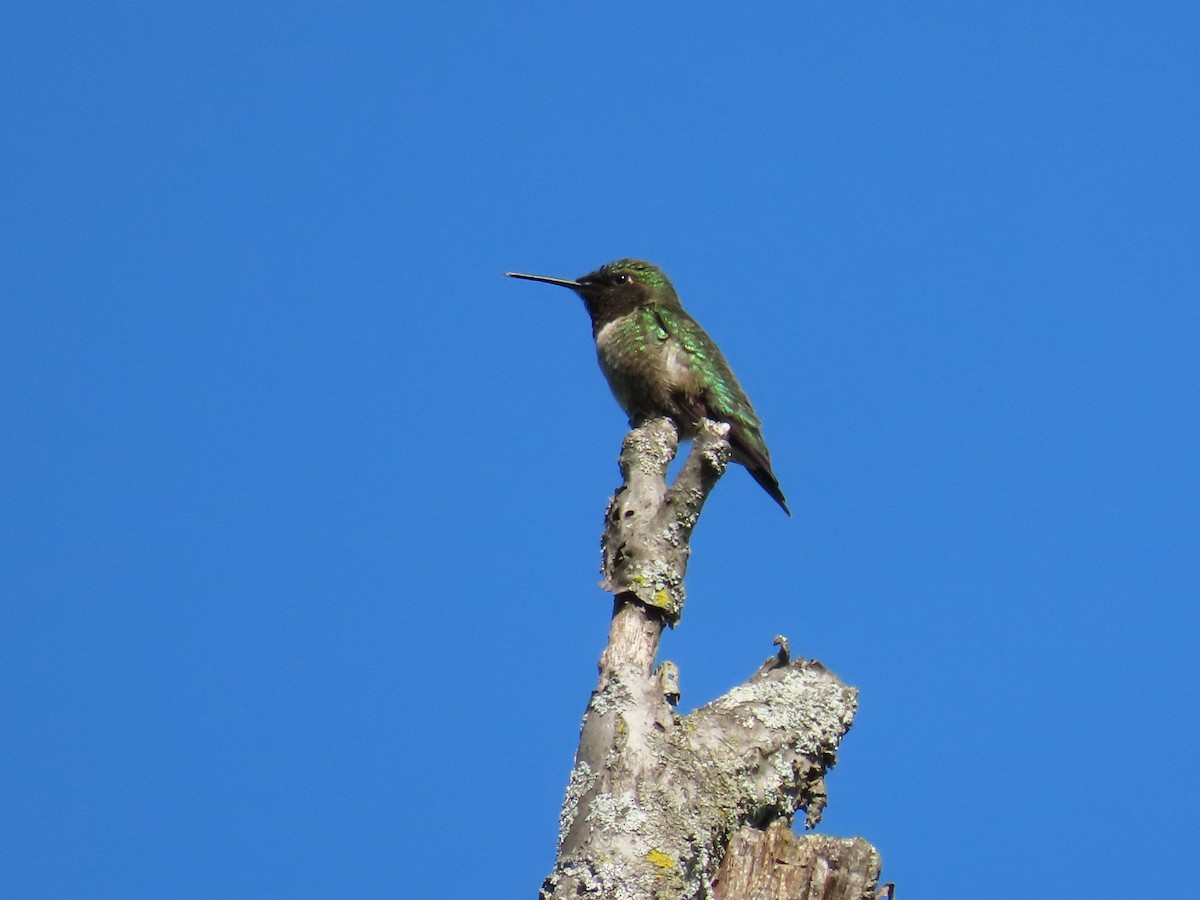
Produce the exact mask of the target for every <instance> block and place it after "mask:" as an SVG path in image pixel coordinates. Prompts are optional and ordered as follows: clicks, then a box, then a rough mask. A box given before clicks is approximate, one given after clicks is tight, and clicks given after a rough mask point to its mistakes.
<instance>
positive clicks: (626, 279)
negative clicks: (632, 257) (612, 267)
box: [616, 272, 633, 284]
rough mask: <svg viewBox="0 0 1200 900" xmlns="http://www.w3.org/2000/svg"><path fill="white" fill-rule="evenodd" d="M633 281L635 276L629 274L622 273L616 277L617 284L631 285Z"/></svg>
mask: <svg viewBox="0 0 1200 900" xmlns="http://www.w3.org/2000/svg"><path fill="white" fill-rule="evenodd" d="M632 281H633V276H632V275H630V274H629V273H628V272H622V273H620V274H619V275H618V276H617V277H616V282H617V284H630V283H631V282H632Z"/></svg>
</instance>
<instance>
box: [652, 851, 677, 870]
mask: <svg viewBox="0 0 1200 900" xmlns="http://www.w3.org/2000/svg"><path fill="white" fill-rule="evenodd" d="M646 859H648V860H649V861H650V862H652V863H653V864H654V865H656V866H658V867H659V868H660V869H673V868H675V857H673V856H671V854H669V853H663V852H662V851H661V850H651V851H650V852H649V853H647V854H646Z"/></svg>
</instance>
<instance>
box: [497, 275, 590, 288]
mask: <svg viewBox="0 0 1200 900" xmlns="http://www.w3.org/2000/svg"><path fill="white" fill-rule="evenodd" d="M504 274H505V275H507V276H508V277H509V278H524V279H525V280H526V281H543V282H545V283H546V284H557V285H558V286H559V287H565V288H570V289H571V290H573V291H574V290H577V289H578V288H580V287H581V285H580V284H579V282H578V281H572V280H571V279H570V278H551V277H550V276H549V275H526V274H525V273H524V272H505V273H504Z"/></svg>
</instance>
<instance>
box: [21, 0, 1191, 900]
mask: <svg viewBox="0 0 1200 900" xmlns="http://www.w3.org/2000/svg"><path fill="white" fill-rule="evenodd" d="M1198 39H1200V8H1198V7H1197V6H1196V5H1195V4H1193V3H1183V2H1177V3H1170V2H1164V3H1137V4H1134V3H1107V4H1084V3H1054V4H1046V3H1032V2H1014V3H1006V4H988V5H984V4H977V5H963V4H960V3H920V4H890V5H889V4H846V3H837V4H832V3H830V4H803V5H800V4H789V5H783V4H779V5H761V6H748V7H745V8H742V9H738V10H736V11H735V10H732V9H729V8H723V7H717V6H716V5H712V6H708V7H706V6H704V5H700V6H692V7H688V8H686V9H684V8H683V7H676V6H674V5H672V6H667V5H655V4H650V5H644V4H641V5H633V4H629V5H624V4H615V5H614V4H608V5H605V6H603V7H600V6H595V5H591V6H584V5H575V4H565V5H564V4H550V3H544V4H533V3H527V4H517V5H512V6H502V5H500V4H495V5H490V6H485V5H483V4H467V5H461V6H455V5H447V6H445V7H436V8H435V6H434V5H432V4H431V5H428V6H427V7H425V8H416V9H414V8H406V7H404V6H403V5H393V4H359V3H350V4H304V3H301V4H271V3H260V2H249V3H238V4H233V3H225V4H220V3H218V4H194V3H188V2H183V3H171V4H161V3H155V4H150V3H136V2H132V3H111V4H60V3H53V2H39V3H36V4H33V3H24V2H18V3H16V4H10V5H9V6H7V7H6V10H5V12H4V13H3V16H2V23H0V122H2V124H0V128H2V133H3V141H2V142H0V191H2V194H0V299H2V302H3V305H4V307H3V319H2V321H3V327H2V329H0V350H2V352H0V379H2V384H3V390H2V391H0V466H2V467H3V472H4V477H3V478H2V479H0V510H2V512H0V546H2V547H3V550H2V551H0V560H2V564H0V615H2V617H3V618H2V620H0V717H2V720H3V722H4V723H5V725H4V730H5V733H6V737H5V739H4V741H3V742H0V772H2V773H3V778H2V779H0V781H2V783H3V795H2V798H0V893H3V894H4V895H5V896H10V897H121V898H129V897H153V898H162V897H179V898H185V897H186V898H191V897H196V898H206V897H289V898H294V897H334V896H338V897H394V896H405V897H434V896H436V897H442V898H459V897H461V898H468V897H470V898H474V897H478V896H480V892H481V885H486V886H487V888H486V890H484V893H485V894H486V895H488V896H493V897H530V896H533V894H534V892H535V890H536V887H537V885H538V884H539V883H540V881H541V879H542V877H543V876H544V875H545V874H546V872H547V871H548V869H549V867H550V865H551V862H552V859H553V853H554V840H555V836H556V833H557V815H558V808H559V803H560V800H561V796H562V791H563V788H564V786H565V782H566V777H567V773H568V771H569V768H570V764H571V758H572V754H573V751H574V748H575V741H576V737H577V729H578V724H579V719H580V715H581V713H582V711H583V707H584V704H585V702H586V699H587V695H588V692H589V691H590V690H591V688H592V687H593V684H594V679H595V663H596V659H597V657H598V655H599V652H600V650H601V648H602V646H603V641H604V637H605V630H606V623H607V619H608V615H609V608H610V607H609V601H608V598H607V597H606V595H604V594H603V593H602V592H601V591H600V590H599V589H598V588H597V587H596V581H597V578H598V574H597V571H596V567H597V564H598V559H599V554H598V547H597V541H598V536H599V530H600V524H601V515H602V512H603V508H604V503H605V500H606V498H607V496H608V494H609V492H610V491H611V490H612V488H613V487H614V486H615V485H616V483H617V472H616V465H615V460H616V454H617V451H618V449H619V445H620V439H621V436H622V434H623V430H624V422H623V419H622V416H621V414H620V412H619V410H618V408H617V406H616V404H615V403H614V402H613V401H612V399H611V397H610V396H609V395H608V392H607V389H606V388H605V386H604V384H603V381H602V378H601V376H600V374H599V372H598V370H597V368H596V364H595V358H594V354H593V350H592V347H591V343H590V336H589V332H588V327H587V318H586V315H585V313H584V311H583V310H582V308H581V306H580V304H579V303H578V301H576V300H575V299H574V298H572V297H571V296H570V295H569V294H568V293H567V292H565V291H556V290H553V289H551V288H545V287H541V286H538V285H531V284H526V283H518V282H513V281H510V280H507V279H504V278H503V277H501V275H500V273H501V272H503V271H505V270H510V269H518V270H523V271H533V272H542V273H546V274H555V275H563V276H576V275H579V274H582V273H584V272H586V271H589V270H591V269H593V268H595V267H596V266H597V265H599V264H600V263H603V262H606V261H608V260H611V259H614V258H617V257H622V256H639V257H643V258H647V259H650V260H653V261H654V262H656V263H658V264H659V265H661V266H662V267H663V268H664V269H665V270H666V271H667V272H668V273H669V274H670V275H671V276H672V278H673V280H674V281H675V284H676V286H677V287H678V288H679V290H680V293H681V295H682V296H683V298H684V301H685V303H686V304H687V305H688V307H689V309H690V310H691V311H692V312H693V314H695V315H696V317H697V318H698V319H699V320H700V321H701V322H702V323H703V324H704V325H705V327H706V328H707V329H708V331H709V332H710V333H711V334H712V335H713V336H714V337H715V338H716V339H717V340H718V341H719V342H720V344H721V346H722V348H723V349H724V351H725V353H726V355H727V357H728V358H729V360H730V361H731V363H732V365H733V367H734V369H735V370H736V371H737V373H738V375H739V377H740V379H741V381H742V382H743V384H744V385H745V387H746V388H747V390H748V392H749V394H750V396H751V397H752V399H753V400H754V403H755V405H756V407H757V408H758V411H759V413H760V414H761V416H762V418H763V420H764V421H765V423H766V424H765V434H766V438H767V440H768V442H769V444H770V446H771V449H772V453H773V455H774V459H775V468H776V472H777V474H778V476H779V478H780V481H781V483H782V486H783V488H784V490H785V492H786V493H787V496H788V499H789V501H790V503H791V506H792V509H793V511H794V513H795V517H794V518H793V519H791V520H788V519H787V518H786V517H784V516H783V515H782V514H781V513H780V512H779V510H778V509H777V508H776V507H775V506H774V504H773V503H772V502H771V501H770V499H769V498H768V497H767V496H766V495H765V494H764V493H763V492H762V491H761V490H760V489H759V488H758V487H757V486H756V485H755V484H754V483H753V481H752V480H751V479H750V478H749V477H747V476H746V474H745V473H744V472H742V471H740V470H737V469H735V470H733V471H731V472H730V473H729V475H728V476H727V477H726V478H725V479H724V481H723V482H722V483H721V484H720V485H719V486H718V489H717V491H716V493H715V494H714V496H713V497H712V499H711V501H710V503H709V505H708V507H707V508H706V510H705V515H704V517H703V519H702V521H701V523H700V526H699V528H698V530H697V532H696V535H695V539H694V545H693V546H694V554H693V560H692V565H691V571H690V573H689V592H690V600H689V604H688V606H687V608H686V610H685V614H684V619H683V622H682V624H681V626H680V627H679V628H678V629H677V630H675V631H674V632H672V633H671V634H669V635H668V636H667V638H666V640H665V644H664V655H665V656H666V657H669V658H671V659H674V660H675V661H676V662H677V663H678V664H679V665H680V667H681V669H682V684H683V690H684V697H683V706H684V707H685V708H691V707H694V706H696V705H699V704H702V703H704V702H707V701H708V700H711V699H712V698H714V697H715V696H718V695H719V694H721V693H722V692H724V691H725V690H726V689H728V688H729V687H730V686H732V685H733V684H735V683H737V682H739V681H741V680H742V679H743V678H745V677H746V676H747V675H748V674H749V673H750V672H752V671H753V670H754V669H755V667H756V666H757V665H758V663H759V662H760V661H761V659H762V658H764V657H765V656H767V655H769V654H770V653H771V652H772V647H771V639H772V638H773V637H774V635H775V634H777V633H780V632H782V633H784V634H786V635H788V636H789V638H790V639H791V644H792V647H793V649H794V651H795V652H796V653H798V654H802V655H806V656H810V657H818V658H820V659H821V660H822V661H823V662H824V663H825V664H826V665H828V666H829V667H830V668H831V669H833V670H834V671H836V672H837V673H839V674H840V675H841V676H842V677H843V678H844V679H846V680H847V681H849V682H851V683H853V684H856V685H857V686H858V687H859V688H860V690H861V711H860V714H859V718H858V720H857V722H856V724H855V727H854V729H853V731H852V732H851V733H850V734H849V736H848V737H847V739H846V741H845V742H844V744H843V747H842V754H841V761H840V763H839V765H838V767H837V769H836V770H835V771H834V772H833V774H832V776H831V777H830V779H829V791H830V805H829V809H828V812H827V814H826V817H825V821H824V822H823V823H822V825H821V826H820V827H821V830H823V831H825V832H828V833H833V834H843V835H852V834H862V835H864V836H866V837H867V838H868V839H870V840H871V841H872V842H874V843H875V845H876V846H877V847H878V848H879V849H880V851H881V852H882V854H883V858H884V861H885V878H887V879H889V880H894V881H896V882H898V883H899V885H900V888H901V892H900V894H899V896H901V897H905V896H908V897H963V896H972V897H974V896H978V897H991V896H1006V895H1008V894H1009V893H1011V883H1012V881H1013V878H1014V872H1019V873H1020V876H1019V877H1020V878H1021V880H1022V881H1024V882H1025V883H1027V884H1031V885H1035V886H1036V887H1035V888H1030V889H1029V890H1028V891H1027V892H1026V893H1028V894H1029V895H1030V896H1044V897H1056V898H1057V897H1064V896H1087V897H1090V898H1106V897H1114V898H1115V897H1124V896H1132V895H1135V894H1136V895H1140V896H1147V897H1149V896H1165V895H1166V894H1168V893H1175V892H1176V891H1177V890H1178V885H1179V884H1180V883H1183V881H1184V880H1185V879H1186V877H1187V872H1188V870H1187V868H1186V866H1185V867H1184V868H1183V869H1181V868H1180V867H1179V863H1181V862H1184V860H1185V856H1186V854H1183V855H1179V854H1176V853H1173V852H1172V851H1171V850H1170V848H1171V847H1176V846H1180V847H1188V846H1192V845H1194V844H1195V843H1196V841H1197V840H1198V839H1200V827H1198V818H1200V817H1198V816H1197V813H1196V805H1197V787H1198V785H1197V781H1198V779H1197V776H1196V772H1195V769H1196V767H1195V756H1196V745H1197V738H1198V730H1200V729H1198V724H1200V723H1198V718H1200V717H1198V715H1197V712H1196V708H1197V706H1198V704H1197V699H1196V696H1197V688H1198V687H1200V684H1198V682H1200V679H1198V678H1197V675H1196V669H1195V656H1196V648H1195V642H1196V635H1197V625H1198V622H1197V612H1196V606H1197V604H1196V600H1197V594H1198V585H1200V524H1198V521H1197V509H1198V507H1200V478H1198V477H1197V465H1196V459H1197V443H1198V441H1197V439H1198V438H1200V417H1198V415H1197V388H1198V381H1200V378H1198V376H1200V364H1198V362H1197V360H1198V358H1200V357H1198V354H1197V349H1198V348H1197V336H1198V334H1200V311H1198V304H1197V298H1198V297H1200V263H1198V261H1197V256H1198V255H1197V248H1198V247H1200V214H1198V208H1200V203H1198V200H1200V197H1198V193H1200V192H1198V190H1197V188H1198V187H1200V126H1198V122H1200V40H1198Z"/></svg>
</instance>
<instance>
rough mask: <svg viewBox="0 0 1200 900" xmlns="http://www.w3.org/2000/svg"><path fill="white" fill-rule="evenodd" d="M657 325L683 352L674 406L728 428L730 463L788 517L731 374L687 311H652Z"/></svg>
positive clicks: (756, 425) (753, 419)
mask: <svg viewBox="0 0 1200 900" xmlns="http://www.w3.org/2000/svg"><path fill="white" fill-rule="evenodd" d="M655 312H656V314H657V316H658V321H659V325H661V326H662V329H663V331H665V332H666V333H667V334H668V335H670V337H671V338H674V339H675V341H677V342H678V344H679V346H680V349H681V350H682V351H683V354H684V355H685V357H686V359H687V362H686V367H687V368H688V369H689V375H690V377H689V378H687V379H684V384H685V385H686V387H685V388H684V389H683V390H682V391H681V392H680V393H681V396H679V397H678V398H677V399H678V402H679V404H680V406H682V407H683V408H684V409H686V410H688V411H689V412H691V413H692V414H693V415H695V416H703V417H705V418H707V419H712V420H714V421H717V422H727V423H728V424H729V426H730V427H729V445H730V447H731V448H732V449H733V454H734V459H735V460H736V461H737V462H739V463H741V464H742V465H743V466H745V467H746V469H747V470H748V471H749V472H750V474H751V475H752V476H753V477H754V480H755V481H757V482H758V483H759V485H761V486H762V488H763V490H765V491H766V492H767V493H768V494H770V495H771V497H772V499H774V500H775V502H776V503H778V504H779V505H780V506H781V507H783V511H784V512H786V513H787V514H788V515H789V516H790V515H791V514H792V513H791V510H789V509H788V507H787V500H785V499H784V496H783V492H782V491H781V490H780V488H779V480H778V479H777V478H776V477H775V473H774V471H772V469H771V452H770V451H769V450H768V449H767V443H766V441H764V440H763V436H762V430H761V429H762V421H761V420H760V419H759V418H758V414H757V413H755V412H754V407H753V406H751V405H750V398H749V397H747V396H746V392H745V391H744V390H742V386H741V385H740V384H739V383H738V380H737V378H736V377H735V376H734V374H733V370H732V369H730V368H729V363H727V362H726V361H725V357H724V356H723V355H722V354H721V351H720V350H718V349H717V345H716V344H715V343H714V342H713V339H712V338H710V337H709V336H708V334H707V332H705V330H704V329H703V328H701V327H700V323H699V322H697V321H696V320H695V319H693V318H692V317H691V316H689V315H687V313H682V314H680V313H679V312H675V311H674V310H671V309H664V308H660V309H657V310H656V311H655Z"/></svg>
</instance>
